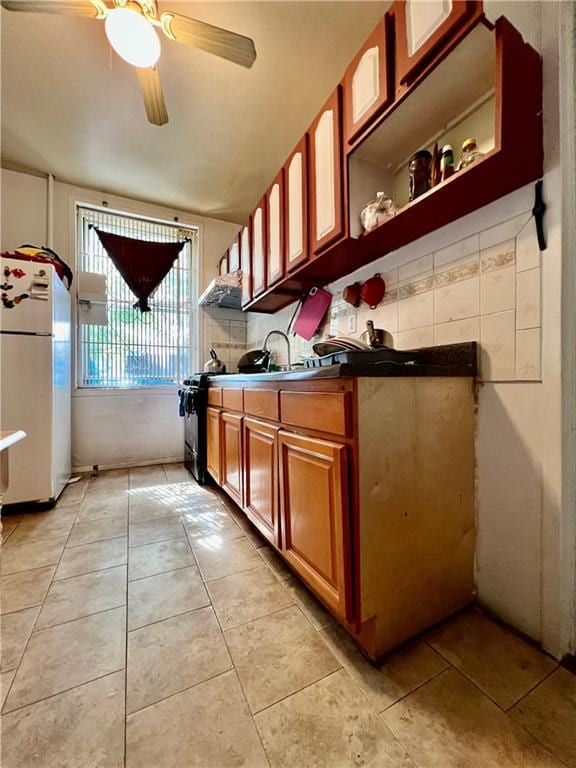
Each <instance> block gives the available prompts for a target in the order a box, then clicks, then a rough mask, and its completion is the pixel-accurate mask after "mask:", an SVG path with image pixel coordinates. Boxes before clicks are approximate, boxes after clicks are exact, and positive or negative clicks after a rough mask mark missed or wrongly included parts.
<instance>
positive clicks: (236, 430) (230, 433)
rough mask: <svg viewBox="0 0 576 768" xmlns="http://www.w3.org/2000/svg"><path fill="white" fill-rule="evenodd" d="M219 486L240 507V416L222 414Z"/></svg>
mask: <svg viewBox="0 0 576 768" xmlns="http://www.w3.org/2000/svg"><path fill="white" fill-rule="evenodd" d="M221 418H222V430H221V438H222V450H221V451H220V456H221V480H220V484H221V486H222V487H223V488H224V489H225V490H226V491H227V492H228V494H229V495H230V496H231V497H232V498H233V499H234V501H235V502H236V503H237V504H238V505H239V506H242V416H238V415H237V414H235V413H226V412H224V413H222V416H221Z"/></svg>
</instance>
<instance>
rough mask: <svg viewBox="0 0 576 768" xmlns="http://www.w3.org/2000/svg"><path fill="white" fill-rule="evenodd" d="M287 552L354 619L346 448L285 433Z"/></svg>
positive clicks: (335, 608) (283, 493)
mask: <svg viewBox="0 0 576 768" xmlns="http://www.w3.org/2000/svg"><path fill="white" fill-rule="evenodd" d="M279 450H280V510H281V516H282V554H283V555H284V557H285V558H286V560H287V561H288V562H289V563H290V565H291V566H292V567H293V568H294V570H295V571H296V572H297V573H298V574H299V575H300V576H301V577H302V579H303V580H304V581H306V582H307V583H308V584H309V585H310V587H312V589H313V590H314V591H315V592H316V593H317V594H318V595H319V596H320V597H321V598H322V599H323V600H324V602H325V603H326V604H327V605H329V606H330V608H332V610H333V611H334V612H335V613H336V614H338V615H339V616H341V617H342V618H344V619H349V620H351V618H352V610H351V609H352V606H351V604H350V603H351V599H350V598H351V589H350V567H349V566H350V563H349V561H350V546H351V543H350V535H349V505H348V481H347V472H346V446H345V445H341V444H339V443H333V442H329V441H327V440H319V439H317V438H313V437H306V436H303V435H296V434H292V433H290V432H284V431H281V432H280V435H279Z"/></svg>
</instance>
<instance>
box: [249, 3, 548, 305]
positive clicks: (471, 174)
mask: <svg viewBox="0 0 576 768" xmlns="http://www.w3.org/2000/svg"><path fill="white" fill-rule="evenodd" d="M469 136H472V137H475V138H476V139H477V141H478V148H479V150H480V152H481V153H482V156H481V157H480V158H479V159H477V160H476V161H475V162H474V163H473V164H472V165H470V166H468V167H467V168H465V169H463V170H461V171H457V172H456V173H454V175H453V176H452V177H450V178H449V179H447V180H446V181H445V182H442V183H440V184H438V185H437V186H435V187H433V188H432V189H430V190H429V191H428V192H426V193H425V194H423V195H421V196H420V197H418V198H417V199H415V200H414V201H412V202H409V201H408V188H409V172H408V162H409V159H410V157H411V156H412V155H413V154H414V153H415V152H416V151H418V150H420V149H428V150H430V151H432V148H433V147H434V143H435V142H438V145H439V147H440V148H441V147H442V145H443V144H445V143H449V144H451V145H452V146H453V148H454V155H455V158H454V159H455V165H456V166H457V164H458V161H459V158H460V148H461V146H462V141H463V140H464V139H466V138H468V137H469ZM340 150H341V152H342V158H343V161H342V173H343V190H344V191H343V200H342V206H343V213H344V234H343V236H342V237H340V238H339V239H338V240H337V241H336V242H334V243H333V244H331V245H330V246H329V247H327V248H326V249H325V250H323V251H321V252H320V253H318V254H314V255H312V257H311V258H310V259H309V260H308V261H307V262H305V263H303V264H302V265H301V266H299V267H298V268H297V269H295V270H294V271H293V272H292V273H291V274H289V275H288V276H287V277H286V278H285V279H284V280H282V281H280V282H279V283H278V284H276V285H274V286H273V287H272V288H270V289H268V290H267V291H265V292H264V293H263V294H262V295H261V296H259V297H258V298H257V299H255V300H253V301H252V303H251V304H249V305H247V306H246V307H245V308H246V309H249V310H253V311H258V312H275V311H277V310H278V309H280V308H282V307H284V306H286V305H287V304H289V303H290V302H292V301H293V300H294V299H296V298H298V297H299V296H300V295H302V293H303V292H304V291H306V290H307V289H308V288H310V287H312V286H314V285H316V286H321V285H326V284H328V283H330V282H334V281H335V280H338V279H340V278H342V277H345V276H346V275H348V274H350V273H352V272H354V271H355V270H356V269H359V268H360V267H363V266H366V265H367V264H369V263H371V262H372V261H374V260H375V259H377V258H380V257H382V256H384V255H386V254H387V253H390V252H391V251H395V250H397V249H399V248H402V247H404V246H406V245H409V244H410V243H412V242H414V241H415V240H417V239H418V238H420V237H423V236H424V235H426V234H428V233H430V232H432V231H434V230H436V229H439V228H440V227H443V226H445V225H446V224H449V223H450V222H452V221H455V220H456V219H459V218H461V217H462V216H465V215H467V214H469V213H472V212H473V211H475V210H477V209H479V208H481V207H483V206H485V205H488V204H489V203H491V202H493V201H494V200H497V199H499V198H500V197H503V196H504V195H506V194H509V193H510V192H512V191H514V190H515V189H518V188H520V187H522V186H524V185H525V184H528V183H529V182H531V181H535V180H536V179H538V178H539V177H540V176H541V175H542V162H543V152H542V71H541V59H540V57H539V55H538V54H537V53H536V51H534V49H533V48H531V47H530V46H529V45H527V44H526V43H525V42H524V41H523V39H522V37H521V35H520V34H519V33H518V31H517V30H516V29H515V28H514V27H513V26H512V25H511V24H510V23H509V22H508V21H507V20H506V19H505V18H504V17H502V18H500V19H499V20H498V21H497V22H496V24H495V25H494V26H493V25H491V24H488V22H486V21H485V20H484V18H483V17H479V18H478V21H477V23H475V25H474V26H473V27H472V28H471V29H470V31H469V32H468V34H466V36H465V37H463V38H462V39H461V40H460V42H459V43H458V45H456V46H455V47H454V48H452V49H451V50H450V52H449V53H448V54H447V55H446V56H445V57H443V58H441V59H440V60H439V61H438V63H437V64H436V65H435V66H434V67H433V68H431V69H430V71H429V72H428V74H427V75H426V77H424V78H422V79H420V80H419V81H418V82H417V83H415V84H414V86H413V87H412V88H411V89H409V90H408V92H404V93H402V95H401V97H399V99H398V101H397V102H396V103H393V104H391V105H390V106H389V107H388V108H387V109H386V111H384V112H383V113H382V114H381V115H379V116H377V117H376V118H375V119H374V121H373V124H372V125H371V126H370V127H369V129H367V130H366V132H365V133H364V135H363V136H362V139H361V140H360V141H359V142H358V143H357V144H356V145H355V146H354V147H353V148H352V149H349V150H348V154H346V150H345V148H344V147H340ZM377 192H384V193H386V194H387V195H388V196H390V197H391V198H393V200H394V201H395V202H396V205H397V212H396V213H395V214H394V215H393V216H391V217H389V218H388V219H386V220H384V222H383V223H382V224H380V226H378V227H377V228H376V229H373V230H372V231H371V232H367V233H364V232H363V231H362V227H361V224H360V213H361V211H362V209H363V208H364V207H365V206H366V205H367V204H368V203H369V202H370V201H371V200H375V199H376V194H377Z"/></svg>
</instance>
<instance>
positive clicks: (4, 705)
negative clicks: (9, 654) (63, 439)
mask: <svg viewBox="0 0 576 768" xmlns="http://www.w3.org/2000/svg"><path fill="white" fill-rule="evenodd" d="M89 484H90V483H89V482H88V484H87V486H86V489H85V490H84V496H85V495H86V491H87V489H88V485H89ZM57 505H58V502H56V505H55V506H57ZM79 514H80V511H79V510H78V512H76V515H75V517H74V522H75V521H76V518H77V517H78V515H79ZM74 522H73V523H72V528H73V527H74ZM72 528H71V529H70V532H71V531H72ZM70 532H69V533H68V536H67V537H66V541H65V542H64V546H63V547H62V552H61V553H60V557H59V558H58V562H57V563H56V567H55V568H54V573H53V574H52V576H51V578H50V582H49V584H48V589H47V590H46V593H45V595H44V599H43V600H42V603H41V607H40V610H39V611H38V615H37V616H36V619H35V621H34V624H33V626H32V632H30V635H29V637H28V640H27V641H26V644H25V645H24V650H23V651H22V655H21V656H20V661H19V662H18V666H17V667H16V672H15V674H14V677H13V678H12V680H11V681H10V687H9V688H8V693H7V694H6V696H5V697H4V703H3V705H2V709H1V712H4V708H5V707H6V704H7V703H8V699H9V698H10V694H11V692H12V688H13V687H14V682H15V681H16V678H17V677H18V672H19V670H20V666H21V664H22V661H23V659H24V656H25V655H26V651H27V650H28V646H29V645H30V640H31V639H32V635H33V634H34V631H35V629H36V625H37V624H38V619H39V618H40V614H41V613H42V608H43V607H44V603H45V602H46V598H47V597H48V594H49V592H50V589H51V587H52V584H53V583H54V576H55V575H56V571H57V570H58V566H59V565H60V561H61V560H62V555H63V554H64V550H65V549H66V544H67V542H68V539H69V538H70ZM31 570H37V569H31Z"/></svg>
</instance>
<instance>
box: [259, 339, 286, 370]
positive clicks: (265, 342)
mask: <svg viewBox="0 0 576 768" xmlns="http://www.w3.org/2000/svg"><path fill="white" fill-rule="evenodd" d="M270 336H282V338H283V339H284V341H285V342H286V347H287V349H288V370H289V371H290V370H292V358H291V353H290V339H289V338H288V336H287V335H286V334H285V333H284V331H270V333H269V334H268V335H267V336H266V338H265V339H264V352H268V351H269V350H268V347H267V346H266V345H267V344H268V339H269V338H270Z"/></svg>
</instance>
